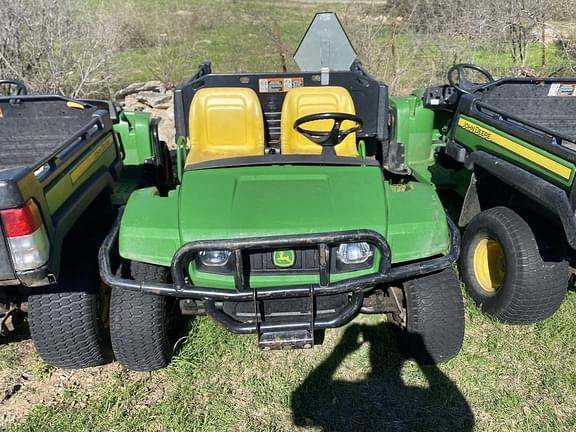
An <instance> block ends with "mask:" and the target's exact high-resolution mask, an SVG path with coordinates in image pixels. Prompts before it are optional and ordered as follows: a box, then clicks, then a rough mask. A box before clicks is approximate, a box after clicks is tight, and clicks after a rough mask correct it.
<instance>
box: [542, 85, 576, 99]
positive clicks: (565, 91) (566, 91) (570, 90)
mask: <svg viewBox="0 0 576 432" xmlns="http://www.w3.org/2000/svg"><path fill="white" fill-rule="evenodd" d="M548 96H576V83H553V84H552V85H551V86H550V90H548Z"/></svg>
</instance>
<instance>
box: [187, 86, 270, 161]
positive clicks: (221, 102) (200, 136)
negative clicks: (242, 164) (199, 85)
mask: <svg viewBox="0 0 576 432" xmlns="http://www.w3.org/2000/svg"><path fill="white" fill-rule="evenodd" d="M188 125H189V126H188V130H189V131H190V132H189V140H190V151H189V153H188V156H187V158H186V165H191V164H196V163H199V162H206V161H210V160H216V159H223V158H231V157H242V156H259V155H263V154H264V120H263V115H262V108H261V106H260V102H259V100H258V96H257V95H256V93H255V92H254V90H252V89H248V88H237V87H211V88H203V89H200V90H198V91H197V92H196V94H195V95H194V97H193V98H192V103H191V106H190V114H189V117H188Z"/></svg>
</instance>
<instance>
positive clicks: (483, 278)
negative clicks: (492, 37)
mask: <svg viewBox="0 0 576 432" xmlns="http://www.w3.org/2000/svg"><path fill="white" fill-rule="evenodd" d="M448 81H449V84H447V85H442V86H436V87H431V88H428V89H426V90H425V91H424V92H417V93H416V94H415V95H414V96H412V98H413V100H414V103H415V104H416V105H417V106H418V108H417V109H418V110H419V111H422V112H426V114H425V115H428V116H430V119H431V120H430V130H432V131H433V139H434V140H435V141H434V142H435V143H436V144H435V145H437V146H438V154H437V162H438V163H437V164H436V165H435V166H434V167H433V169H432V171H433V173H434V176H433V181H434V182H435V183H436V184H437V185H438V186H439V188H442V189H448V190H449V191H450V192H456V193H455V194H452V195H455V196H457V197H459V198H460V199H459V200H458V201H453V202H457V203H458V207H457V210H458V212H459V224H460V226H463V227H466V229H465V232H464V235H463V240H462V253H461V258H460V271H461V275H462V278H463V280H464V282H465V284H466V286H467V288H468V291H469V292H470V295H471V296H472V298H473V299H474V300H475V301H476V303H477V304H479V305H480V306H481V307H482V308H483V310H484V311H485V312H486V313H487V314H489V315H491V316H493V317H495V318H497V319H499V320H501V321H503V322H507V323H512V324H528V323H533V322H537V321H540V320H543V319H545V318H547V317H549V316H550V315H552V314H553V313H554V312H555V311H556V310H557V309H558V307H559V306H560V304H561V302H562V300H563V298H564V296H565V294H566V291H567V287H568V278H569V267H568V262H569V261H570V259H571V258H573V257H574V250H575V248H576V218H575V216H574V212H575V209H576V194H575V185H574V173H575V169H576V128H575V127H574V119H575V118H576V79H574V78H572V79H560V78H546V79H544V78H502V79H499V80H494V79H493V78H492V76H491V75H490V73H488V72H487V71H486V70H484V69H482V68H480V67H478V66H474V65H469V64H459V65H456V66H454V67H452V68H451V69H450V71H449V72H448Z"/></svg>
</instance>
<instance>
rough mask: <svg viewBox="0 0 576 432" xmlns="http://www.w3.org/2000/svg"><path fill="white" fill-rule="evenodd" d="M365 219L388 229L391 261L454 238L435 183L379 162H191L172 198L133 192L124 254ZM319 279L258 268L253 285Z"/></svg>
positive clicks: (162, 258) (204, 281) (228, 281)
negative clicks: (389, 175) (214, 165)
mask: <svg viewBox="0 0 576 432" xmlns="http://www.w3.org/2000/svg"><path fill="white" fill-rule="evenodd" d="M358 229H369V230H374V231H376V232H378V233H380V234H382V235H383V236H384V237H385V238H386V239H387V241H388V242H389V244H390V247H391V252H392V262H393V263H400V262H404V261H412V260H416V259H422V258H428V257H431V256H435V255H439V254H443V253H446V252H447V250H448V246H449V245H448V231H447V225H446V217H445V214H444V211H443V208H442V206H441V204H440V202H439V200H438V198H437V196H436V192H435V190H434V188H433V186H431V185H429V184H423V183H415V182H411V183H408V184H402V185H394V184H390V183H389V182H387V181H385V179H384V177H383V175H382V171H381V169H380V168H379V167H374V166H293V165H283V166H256V167H238V168H219V169H206V170H195V171H187V172H185V173H184V175H183V181H182V184H181V186H179V187H177V189H176V190H175V191H173V192H172V193H171V194H170V195H169V196H168V197H166V198H162V197H160V196H158V195H157V194H155V193H154V190H153V189H144V190H140V191H137V192H135V193H134V194H132V197H131V198H130V200H129V202H128V204H127V207H126V211H125V214H124V217H123V218H122V225H121V229H120V255H121V256H122V257H124V258H127V259H131V260H137V261H143V262H150V263H154V264H159V265H165V266H168V265H170V262H171V260H172V257H173V256H174V253H175V251H176V249H177V248H178V247H179V246H180V245H182V244H184V243H186V242H190V241H194V240H225V239H235V238H247V237H258V236H276V235H290V234H311V233H325V232H334V231H347V230H358ZM376 265H377V260H375V266H376ZM192 267H193V266H192ZM372 271H374V269H368V270H363V271H359V272H353V273H345V274H340V275H333V276H332V280H333V281H336V280H338V279H343V278H350V277H352V276H354V275H360V274H364V273H369V272H372ZM190 273H191V277H192V279H193V282H194V283H195V284H197V285H202V286H211V287H220V288H230V289H232V288H233V287H234V282H233V278H232V276H228V275H217V274H213V273H199V272H197V271H195V269H194V268H191V272H190ZM317 282H318V277H317V276H315V275H272V276H268V275H266V276H253V277H251V285H252V286H255V287H264V286H274V285H279V284H302V283H317Z"/></svg>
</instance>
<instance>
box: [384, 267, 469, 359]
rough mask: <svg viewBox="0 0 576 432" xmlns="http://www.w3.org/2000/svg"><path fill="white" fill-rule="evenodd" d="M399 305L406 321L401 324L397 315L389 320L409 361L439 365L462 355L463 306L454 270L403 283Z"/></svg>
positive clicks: (450, 269) (448, 269)
mask: <svg viewBox="0 0 576 432" xmlns="http://www.w3.org/2000/svg"><path fill="white" fill-rule="evenodd" d="M391 289H393V288H391ZM400 301H401V303H402V306H403V309H404V310H403V312H404V313H405V320H404V321H403V322H402V321H401V320H400V319H399V317H398V314H393V315H389V320H391V321H392V323H393V324H395V325H396V328H397V330H398V332H397V334H398V338H399V345H400V348H401V350H402V352H403V354H404V355H405V356H406V357H407V358H413V359H415V360H416V361H417V362H418V363H420V364H436V363H442V362H445V361H448V360H450V359H451V358H453V357H455V356H456V355H457V354H458V353H459V352H460V349H461V347H462V341H463V340H464V304H463V302H462V293H461V291H460V285H459V283H458V279H457V278H456V274H455V273H454V270H453V269H452V268H447V269H445V270H442V271H440V272H438V273H432V274H428V275H425V276H422V277H420V278H417V279H412V280H409V281H406V282H404V289H403V298H402V299H400Z"/></svg>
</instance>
